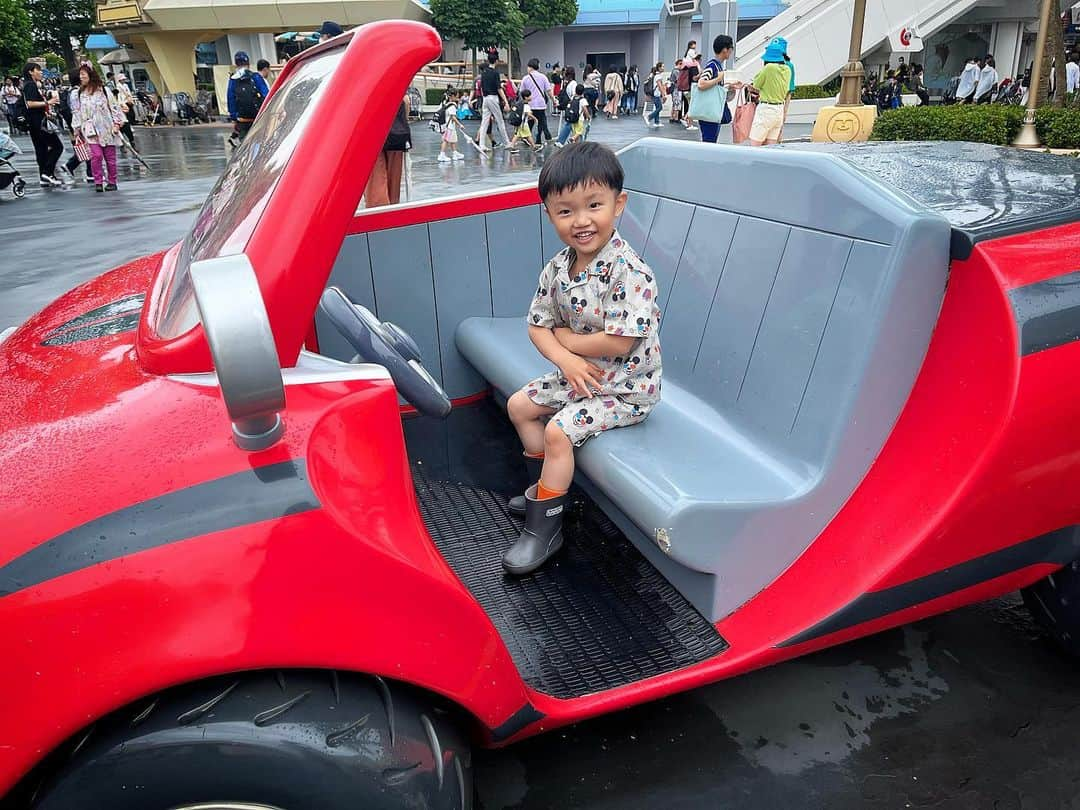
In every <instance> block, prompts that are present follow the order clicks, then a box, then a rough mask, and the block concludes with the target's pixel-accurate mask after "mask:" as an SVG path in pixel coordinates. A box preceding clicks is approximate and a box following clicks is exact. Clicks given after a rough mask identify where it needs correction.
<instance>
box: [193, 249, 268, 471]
mask: <svg viewBox="0 0 1080 810" xmlns="http://www.w3.org/2000/svg"><path fill="white" fill-rule="evenodd" d="M191 281H192V284H193V286H194V288H195V302H196V304H197V305H198V307H199V316H200V318H201V319H202V326H203V332H204V333H205V334H206V342H207V343H209V344H210V354H211V355H212V356H213V358H214V368H215V369H216V371H217V378H218V385H219V386H220V387H221V396H222V398H223V399H224V400H225V408H226V409H227V410H228V412H229V418H230V419H231V420H232V430H233V439H234V440H235V441H236V444H237V446H238V447H240V448H241V449H243V450H252V451H254V450H265V449H266V448H268V447H271V446H273V445H274V444H275V443H276V442H277V440H278V439H280V438H281V434H282V432H283V431H284V429H285V425H284V422H282V419H281V411H283V410H284V409H285V385H284V383H283V382H282V380H281V366H280V364H279V362H278V355H277V347H276V346H275V344H274V334H273V332H272V331H271V330H270V318H269V317H268V316H267V314H266V305H265V304H264V303H263V298H262V292H260V290H259V282H258V280H257V279H256V277H255V270H254V268H253V267H252V266H251V262H250V261H249V260H248V257H247V256H245V255H244V254H243V253H240V254H237V255H235V256H219V257H218V258H215V259H204V260H203V261H198V262H193V263H192V265H191Z"/></svg>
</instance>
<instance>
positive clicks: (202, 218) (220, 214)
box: [155, 48, 345, 338]
mask: <svg viewBox="0 0 1080 810" xmlns="http://www.w3.org/2000/svg"><path fill="white" fill-rule="evenodd" d="M344 53H345V49H344V48H338V49H337V50H333V51H328V52H326V53H325V54H321V55H319V56H316V57H314V58H312V59H309V60H306V61H305V62H304V63H303V64H302V65H300V66H299V67H298V68H297V69H296V71H295V72H294V73H293V74H292V76H290V77H289V78H288V79H287V83H286V84H285V85H284V86H283V87H281V88H280V89H278V90H277V91H276V92H275V93H274V94H273V95H272V96H271V97H270V99H269V100H268V101H267V102H266V104H265V105H264V106H263V109H262V110H260V111H259V116H258V118H257V119H256V120H255V123H254V125H252V127H251V130H250V131H249V132H248V134H247V137H246V138H244V141H243V143H241V144H240V146H239V147H237V149H236V151H235V152H234V153H233V156H232V160H230V161H229V164H228V165H227V166H226V167H225V171H224V172H223V173H222V175H221V177H220V178H219V179H218V181H217V184H216V185H215V186H214V188H213V190H212V191H211V192H210V196H209V197H208V198H207V200H206V203H205V204H204V205H203V207H202V210H200V211H199V215H198V217H197V218H196V219H195V224H194V225H193V226H192V228H191V230H190V231H189V232H188V235H187V236H186V237H185V238H184V243H183V246H182V247H181V250H180V256H179V258H178V259H177V262H176V269H175V271H174V272H173V276H172V279H171V280H170V281H169V282H168V288H167V289H166V290H165V294H164V296H163V297H162V305H161V309H160V310H159V312H160V317H158V319H157V323H156V324H155V331H156V332H157V334H158V335H159V336H160V337H162V338H175V337H179V336H180V335H182V334H184V333H185V332H187V331H188V330H189V329H191V328H192V327H193V326H195V324H196V323H198V320H199V315H198V310H197V308H196V306H195V291H194V289H193V287H192V285H191V274H190V267H191V263H192V262H196V261H200V260H202V259H211V258H214V257H217V256H230V255H234V254H236V253H241V252H243V250H244V247H245V246H246V245H247V242H248V239H249V238H250V237H251V234H252V232H253V231H254V229H255V225H256V223H257V222H258V221H259V218H260V217H261V216H262V213H263V210H264V209H265V208H266V204H267V202H268V201H269V199H270V195H271V194H273V193H274V187H275V186H276V185H277V182H278V180H279V179H280V177H281V174H282V172H283V171H284V170H285V166H286V165H288V162H289V158H291V157H292V154H293V150H294V149H295V148H296V144H297V143H298V142H299V141H300V138H302V137H303V134H304V130H305V129H306V128H307V127H308V126H309V125H310V121H311V117H312V111H313V110H314V108H315V102H316V101H317V100H318V97H319V96H320V95H321V93H322V91H323V89H324V88H325V87H326V85H327V78H328V77H329V76H330V74H331V73H332V72H333V71H334V69H335V68H336V67H337V65H338V63H339V62H340V61H341V58H342V56H343V55H344Z"/></svg>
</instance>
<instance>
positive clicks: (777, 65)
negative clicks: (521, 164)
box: [433, 35, 795, 162]
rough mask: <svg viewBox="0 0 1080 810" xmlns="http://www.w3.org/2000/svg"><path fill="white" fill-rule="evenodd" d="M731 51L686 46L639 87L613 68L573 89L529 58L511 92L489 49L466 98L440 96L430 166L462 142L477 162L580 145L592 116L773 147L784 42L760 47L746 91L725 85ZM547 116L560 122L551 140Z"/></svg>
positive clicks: (787, 81)
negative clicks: (760, 64)
mask: <svg viewBox="0 0 1080 810" xmlns="http://www.w3.org/2000/svg"><path fill="white" fill-rule="evenodd" d="M733 48H734V42H733V41H732V39H731V37H729V36H726V35H720V36H718V37H716V39H715V40H714V42H713V54H712V56H711V57H706V56H705V55H704V54H701V53H700V52H699V51H698V48H697V42H696V41H695V40H691V41H690V42H688V43H687V47H686V51H685V53H684V55H683V56H681V57H679V58H678V59H676V60H675V64H674V66H673V67H672V68H671V70H668V69H667V67H666V65H665V64H664V62H658V63H656V64H655V65H653V66H652V67H651V68H650V69H649V71H648V73H647V75H645V76H644V77H643V76H642V74H641V73H640V72H639V70H638V66H637V65H628V66H623V65H614V66H612V67H611V68H610V69H609V70H608V71H607V73H606V74H605V73H603V72H602V71H600V70H599V69H597V68H596V67H595V66H594V65H591V64H589V65H586V66H585V68H584V70H583V72H582V75H581V78H580V79H579V78H578V74H577V71H576V69H575V68H574V67H573V66H570V65H568V66H566V67H561V66H560V65H559V64H558V63H555V65H554V66H553V68H552V70H551V72H550V73H544V72H543V71H541V70H540V61H539V59H536V58H534V59H531V60H529V62H528V65H527V69H526V71H527V72H526V73H525V75H524V76H523V77H522V78H521V80H520V81H519V82H517V83H516V84H515V83H514V82H511V81H510V80H509V79H508V78H507V77H505V76H504V75H503V74H502V73H501V72H500V71H499V69H498V64H499V54H498V51H496V50H494V49H492V50H491V51H489V52H488V55H487V64H486V65H485V66H484V68H483V69H482V70H481V72H480V75H479V77H478V78H477V79H476V81H475V83H474V86H473V88H472V90H471V92H470V91H466V90H463V89H461V88H458V87H453V86H450V87H447V89H446V92H445V94H444V97H443V101H442V103H441V105H440V107H439V110H438V112H437V113H436V116H435V121H434V123H433V127H435V128H437V129H439V131H440V132H441V133H442V145H441V147H440V153H439V158H438V159H439V161H440V162H452V161H455V160H462V159H464V157H465V155H464V154H463V153H462V152H461V151H460V150H459V149H458V145H459V144H460V143H461V142H462V139H463V138H470V139H471V142H472V146H473V147H474V148H475V149H476V150H478V151H479V152H481V153H484V154H489V153H490V152H491V151H492V150H493V149H498V148H506V149H508V150H509V151H510V152H517V151H519V150H520V149H521V148H522V147H523V146H524V147H528V148H531V149H533V150H535V151H537V152H540V151H543V150H544V149H545V147H546V145H548V144H550V145H551V146H553V147H555V148H561V147H563V146H566V145H567V144H568V143H578V142H580V141H584V140H587V139H588V137H589V132H590V129H591V124H592V121H593V120H594V119H595V118H596V117H597V116H600V115H603V116H604V117H605V118H607V119H611V120H617V119H618V118H620V117H621V116H626V115H637V114H639V113H640V114H641V115H642V118H643V120H644V122H645V125H646V126H648V127H650V128H654V129H655V128H660V127H661V123H660V118H661V115H662V112H663V111H664V110H665V109H669V115H668V120H669V121H670V123H672V124H675V125H679V126H682V127H684V128H685V129H686V130H687V131H700V133H701V139H702V140H703V141H705V142H708V143H716V142H717V141H718V139H719V135H720V130H721V127H722V126H723V125H725V124H731V123H733V124H735V126H734V128H733V141H734V142H736V143H741V142H743V141H748V142H749V143H750V144H751V145H752V146H761V145H765V144H770V143H776V142H778V141H779V140H780V138H781V135H782V132H783V126H784V120H785V118H786V115H787V109H788V104H789V102H790V100H791V97H792V94H793V92H794V90H795V66H794V65H793V64H792V61H791V58H790V57H789V55H788V53H787V42H786V41H785V40H784V39H783V38H781V37H777V38H775V39H773V40H772V41H771V42H770V43H769V45H768V47H767V48H766V51H765V54H764V59H763V61H764V63H765V65H764V68H763V69H762V70H761V71H760V72H759V73H758V74H757V75H755V76H754V78H753V80H752V81H750V82H743V81H740V80H738V79H737V78H734V77H733V78H732V79H731V80H730V81H729V80H728V79H727V78H726V74H727V69H726V64H727V61H728V60H729V59H730V58H731V55H732V51H733ZM735 102H738V103H737V104H735ZM732 106H736V112H735V113H733V112H732V109H731V107H732ZM549 115H551V116H554V117H557V118H559V119H560V124H559V126H558V128H557V132H556V134H554V135H553V134H552V127H549V118H548V116H549ZM476 116H479V118H480V127H479V130H478V131H477V133H476V134H475V135H469V133H468V132H467V131H466V129H465V128H464V126H463V125H462V121H464V120H467V119H469V118H472V117H476ZM507 124H509V127H510V129H508V128H507ZM511 130H512V134H511Z"/></svg>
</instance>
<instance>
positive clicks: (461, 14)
mask: <svg viewBox="0 0 1080 810" xmlns="http://www.w3.org/2000/svg"><path fill="white" fill-rule="evenodd" d="M431 18H432V20H431V21H432V24H433V25H434V26H435V28H436V29H437V30H438V31H439V33H440V34H442V35H443V36H444V37H446V38H447V39H451V38H453V39H460V40H462V41H463V42H464V43H465V47H466V48H472V49H474V50H475V49H477V48H486V47H489V46H492V45H494V46H496V47H498V46H500V45H504V46H505V45H507V44H511V45H517V44H518V43H520V42H521V40H522V37H523V36H524V34H525V16H524V15H523V14H522V13H521V10H520V9H519V8H518V7H517V3H516V2H515V1H514V0H431Z"/></svg>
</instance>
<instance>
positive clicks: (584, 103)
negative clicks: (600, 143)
mask: <svg viewBox="0 0 1080 810" xmlns="http://www.w3.org/2000/svg"><path fill="white" fill-rule="evenodd" d="M570 103H571V104H575V105H577V108H578V118H577V121H575V122H574V123H573V124H571V126H570V143H579V142H581V141H584V140H585V138H586V136H587V135H588V132H589V119H591V118H592V107H590V106H589V99H588V98H586V97H585V85H583V84H579V85H578V86H577V87H575V88H574V98H573V100H572V101H571V102H570Z"/></svg>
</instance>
